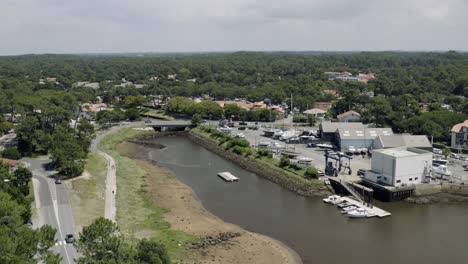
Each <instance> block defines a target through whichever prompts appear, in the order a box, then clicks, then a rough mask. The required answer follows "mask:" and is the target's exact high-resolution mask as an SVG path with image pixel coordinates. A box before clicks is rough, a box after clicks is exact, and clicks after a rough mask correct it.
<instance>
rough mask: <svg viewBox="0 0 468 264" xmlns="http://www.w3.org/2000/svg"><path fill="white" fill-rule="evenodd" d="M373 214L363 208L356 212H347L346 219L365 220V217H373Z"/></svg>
mask: <svg viewBox="0 0 468 264" xmlns="http://www.w3.org/2000/svg"><path fill="white" fill-rule="evenodd" d="M373 216H375V215H374V214H372V213H370V212H368V211H367V210H366V209H364V208H358V209H356V210H352V211H349V212H348V217H350V218H365V217H373Z"/></svg>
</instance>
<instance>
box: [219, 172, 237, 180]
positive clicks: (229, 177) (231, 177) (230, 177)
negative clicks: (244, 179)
mask: <svg viewBox="0 0 468 264" xmlns="http://www.w3.org/2000/svg"><path fill="white" fill-rule="evenodd" d="M218 176H219V177H221V178H222V179H223V180H225V181H227V182H233V181H238V180H239V178H237V177H236V176H234V175H232V174H231V173H230V172H227V171H225V172H220V173H218Z"/></svg>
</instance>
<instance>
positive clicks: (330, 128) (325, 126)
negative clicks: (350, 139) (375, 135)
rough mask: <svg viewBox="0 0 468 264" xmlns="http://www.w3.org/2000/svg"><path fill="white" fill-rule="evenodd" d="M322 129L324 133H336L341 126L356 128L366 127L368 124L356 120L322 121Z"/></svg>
mask: <svg viewBox="0 0 468 264" xmlns="http://www.w3.org/2000/svg"><path fill="white" fill-rule="evenodd" d="M320 127H321V130H322V132H323V133H335V132H336V130H337V129H339V128H347V129H351V128H356V129H365V128H367V125H364V124H363V123H360V122H356V123H349V122H322V123H321V124H320Z"/></svg>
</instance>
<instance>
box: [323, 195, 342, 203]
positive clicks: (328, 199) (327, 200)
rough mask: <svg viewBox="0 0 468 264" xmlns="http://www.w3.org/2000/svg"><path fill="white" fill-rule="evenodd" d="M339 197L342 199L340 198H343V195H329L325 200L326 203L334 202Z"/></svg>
mask: <svg viewBox="0 0 468 264" xmlns="http://www.w3.org/2000/svg"><path fill="white" fill-rule="evenodd" d="M337 199H340V200H341V196H339V195H332V196H328V197H327V198H324V199H323V201H324V202H326V203H333V202H335V201H336V200H337Z"/></svg>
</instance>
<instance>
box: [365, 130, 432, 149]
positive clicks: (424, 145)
mask: <svg viewBox="0 0 468 264" xmlns="http://www.w3.org/2000/svg"><path fill="white" fill-rule="evenodd" d="M398 147H412V148H418V149H422V150H427V151H432V144H431V142H430V141H429V139H428V138H427V136H425V135H409V134H400V135H391V136H378V137H377V138H376V139H375V140H374V143H373V145H372V148H373V149H383V148H398Z"/></svg>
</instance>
